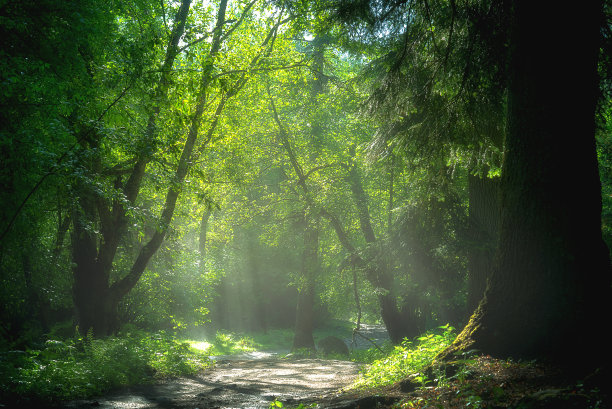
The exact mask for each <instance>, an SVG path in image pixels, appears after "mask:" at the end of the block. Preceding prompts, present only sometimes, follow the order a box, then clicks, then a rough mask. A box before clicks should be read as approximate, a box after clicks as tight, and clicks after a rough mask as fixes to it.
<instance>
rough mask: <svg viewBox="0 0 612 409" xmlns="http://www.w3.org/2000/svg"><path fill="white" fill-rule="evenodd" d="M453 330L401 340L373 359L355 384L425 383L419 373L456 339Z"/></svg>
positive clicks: (439, 330)
mask: <svg viewBox="0 0 612 409" xmlns="http://www.w3.org/2000/svg"><path fill="white" fill-rule="evenodd" d="M453 331H454V328H452V327H450V326H448V325H445V326H442V327H439V328H438V329H437V330H436V331H429V332H427V333H425V334H424V335H423V336H421V337H418V338H416V339H415V340H414V341H408V340H404V342H402V344H401V345H397V346H395V347H394V348H393V351H392V352H391V353H390V354H389V355H387V356H386V357H383V358H380V359H378V360H375V361H374V362H372V363H371V364H370V365H368V366H367V367H366V368H365V369H364V370H363V371H362V373H361V376H360V377H359V379H358V380H357V382H356V383H355V384H354V387H356V388H369V387H378V386H384V385H391V384H393V383H395V382H398V381H400V380H402V379H405V378H407V377H412V378H413V379H414V380H416V381H420V382H423V383H424V382H425V381H426V379H425V377H424V375H423V374H422V371H423V369H425V368H426V367H427V366H428V365H429V364H430V363H431V362H432V361H433V359H434V358H435V356H436V355H437V354H438V353H439V352H441V351H442V350H443V349H444V348H446V347H447V346H449V345H450V344H451V343H452V341H453V340H454V339H455V334H454V333H453Z"/></svg>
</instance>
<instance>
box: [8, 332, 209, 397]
mask: <svg viewBox="0 0 612 409" xmlns="http://www.w3.org/2000/svg"><path fill="white" fill-rule="evenodd" d="M209 364H210V360H209V358H208V356H207V355H205V353H204V352H201V351H197V350H195V349H193V348H191V347H190V346H189V344H188V343H187V342H183V341H180V340H178V339H176V338H175V337H174V336H172V335H169V334H166V333H164V332H158V333H155V334H148V333H144V332H138V331H137V332H130V333H123V334H121V335H119V336H116V337H108V338H105V339H94V338H93V337H91V336H86V337H79V336H76V337H74V338H70V339H67V340H63V341H62V340H53V339H50V340H47V341H46V342H45V343H44V345H42V346H41V347H40V348H39V349H28V350H26V351H8V352H3V353H1V354H0V373H1V374H2V376H1V377H0V403H2V404H5V403H18V404H19V403H23V402H25V401H30V402H32V401H39V402H53V401H61V400H69V399H75V398H86V397H89V396H94V395H97V394H100V393H103V392H104V391H107V390H109V389H111V388H114V387H118V386H126V385H133V384H138V383H146V382H151V381H152V380H154V379H156V378H163V377H168V376H177V375H182V374H193V373H196V372H197V371H199V370H201V369H203V368H206V367H207V366H208V365H209Z"/></svg>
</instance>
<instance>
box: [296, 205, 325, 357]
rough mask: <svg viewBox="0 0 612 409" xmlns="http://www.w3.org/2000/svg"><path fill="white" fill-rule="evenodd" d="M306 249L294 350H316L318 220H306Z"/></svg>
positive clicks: (303, 260) (304, 250)
mask: <svg viewBox="0 0 612 409" xmlns="http://www.w3.org/2000/svg"><path fill="white" fill-rule="evenodd" d="M304 224H305V226H304V249H303V251H302V282H301V283H300V287H299V289H298V302H297V309H296V317H295V333H294V336H293V347H292V350H296V349H300V348H308V349H312V350H314V349H315V343H314V338H313V336H312V330H313V328H314V297H315V277H316V275H317V272H318V269H319V257H318V254H319V228H318V222H317V221H316V220H309V218H308V216H306V217H305V220H304Z"/></svg>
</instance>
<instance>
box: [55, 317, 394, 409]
mask: <svg viewBox="0 0 612 409" xmlns="http://www.w3.org/2000/svg"><path fill="white" fill-rule="evenodd" d="M362 332H363V333H364V334H366V335H367V336H368V338H370V339H373V340H375V341H376V342H379V343H380V342H382V341H384V340H385V339H386V338H387V334H386V331H385V330H384V328H383V327H381V326H367V327H365V328H363V331H362ZM345 342H346V343H347V345H351V339H346V340H345ZM353 347H355V348H356V349H364V348H369V347H371V344H370V342H369V341H366V340H365V339H363V338H359V337H357V338H356V339H355V344H353ZM286 352H287V351H284V353H286ZM284 353H283V354H280V355H281V356H282V355H284ZM278 356H279V355H277V354H274V353H261V352H255V353H247V354H244V355H241V356H226V357H216V358H215V361H216V364H215V367H214V368H212V369H209V370H207V371H205V372H204V373H202V374H200V375H197V376H191V377H181V378H178V379H172V380H168V381H165V382H163V383H158V384H154V385H142V386H135V387H131V388H126V389H124V390H121V391H118V392H115V393H109V394H106V395H105V396H103V397H101V398H97V399H89V400H81V401H74V402H70V403H67V404H66V405H64V406H63V407H66V408H72V409H85V408H102V409H110V408H117V409H128V408H131V409H140V408H169V409H187V408H190V409H194V408H199V409H204V408H219V409H221V408H257V409H267V408H268V407H269V404H270V402H272V401H273V400H274V399H278V400H280V401H282V402H283V403H286V404H290V405H291V404H292V403H293V404H295V405H297V404H298V403H299V402H303V403H307V402H315V401H322V400H326V401H330V400H332V398H334V397H335V396H337V395H338V392H339V390H340V389H341V388H343V387H345V386H348V385H349V384H350V383H351V382H353V381H354V380H355V379H356V378H357V375H358V373H359V369H360V365H359V364H356V363H354V362H348V361H338V360H324V359H295V360H294V359H291V360H290V359H281V358H279V357H278Z"/></svg>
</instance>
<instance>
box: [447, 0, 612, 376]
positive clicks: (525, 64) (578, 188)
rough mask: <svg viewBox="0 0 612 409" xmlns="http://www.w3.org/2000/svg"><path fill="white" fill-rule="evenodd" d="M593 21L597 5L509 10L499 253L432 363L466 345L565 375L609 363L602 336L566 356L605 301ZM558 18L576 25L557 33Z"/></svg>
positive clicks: (524, 4) (607, 270)
mask: <svg viewBox="0 0 612 409" xmlns="http://www.w3.org/2000/svg"><path fill="white" fill-rule="evenodd" d="M601 16H602V15H601V9H600V5H599V4H598V2H587V3H585V4H583V5H582V6H581V7H579V8H569V7H559V5H558V4H557V3H555V2H552V1H548V2H546V3H545V4H538V5H535V4H534V3H532V2H528V1H525V0H522V1H517V2H515V3H514V14H513V16H512V20H513V25H512V35H511V38H510V47H511V48H510V70H509V72H510V78H509V91H508V96H509V97H508V130H507V136H506V152H505V156H504V164H503V168H502V180H501V204H502V213H501V235H500V246H499V255H498V259H497V263H496V269H495V271H494V274H493V276H492V277H491V279H490V284H489V286H488V289H487V291H486V294H485V297H484V298H483V300H482V301H481V303H480V305H479V307H478V308H477V309H476V311H475V313H474V315H473V316H472V318H471V319H470V322H469V323H468V325H467V326H466V328H465V329H464V330H463V332H462V333H461V334H460V335H459V337H458V339H457V341H456V342H455V344H454V345H453V346H451V348H450V349H449V350H447V351H446V352H445V353H444V354H443V355H442V356H441V358H443V357H448V356H449V355H450V354H451V353H452V352H453V351H456V350H458V349H462V348H476V349H479V350H480V351H482V352H483V353H488V354H491V355H493V356H497V357H502V358H505V357H515V358H528V359H530V358H546V359H549V360H551V361H553V362H555V363H557V364H563V365H570V366H572V367H573V368H572V369H573V370H574V371H575V373H578V372H582V371H583V370H588V369H592V368H593V367H597V366H600V365H603V364H604V362H606V361H607V362H608V364H609V357H610V353H609V346H608V345H605V342H606V341H605V339H604V338H605V337H599V336H592V337H589V339H588V344H589V345H588V347H587V348H581V349H580V353H575V352H572V351H574V348H575V342H576V337H577V336H587V334H590V333H592V331H593V330H594V329H595V328H599V327H600V325H598V323H599V324H600V322H599V321H600V318H598V317H597V313H598V312H602V311H609V310H610V301H609V300H610V299H611V297H610V295H611V294H610V277H611V270H612V269H611V267H610V259H609V253H608V250H607V248H606V246H605V244H604V242H603V240H602V236H601V186H600V182H599V175H598V169H597V166H598V165H597V157H596V152H595V139H594V133H595V127H594V125H595V107H596V102H597V87H598V84H597V56H598V51H599V49H598V48H599V47H598V44H599V27H600V24H601V22H602V19H601ZM567 21H571V22H572V26H575V27H578V29H576V30H565V29H564V28H563V27H560V26H559V24H560V23H561V22H567ZM568 96H571V98H572V99H571V101H570V100H568Z"/></svg>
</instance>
